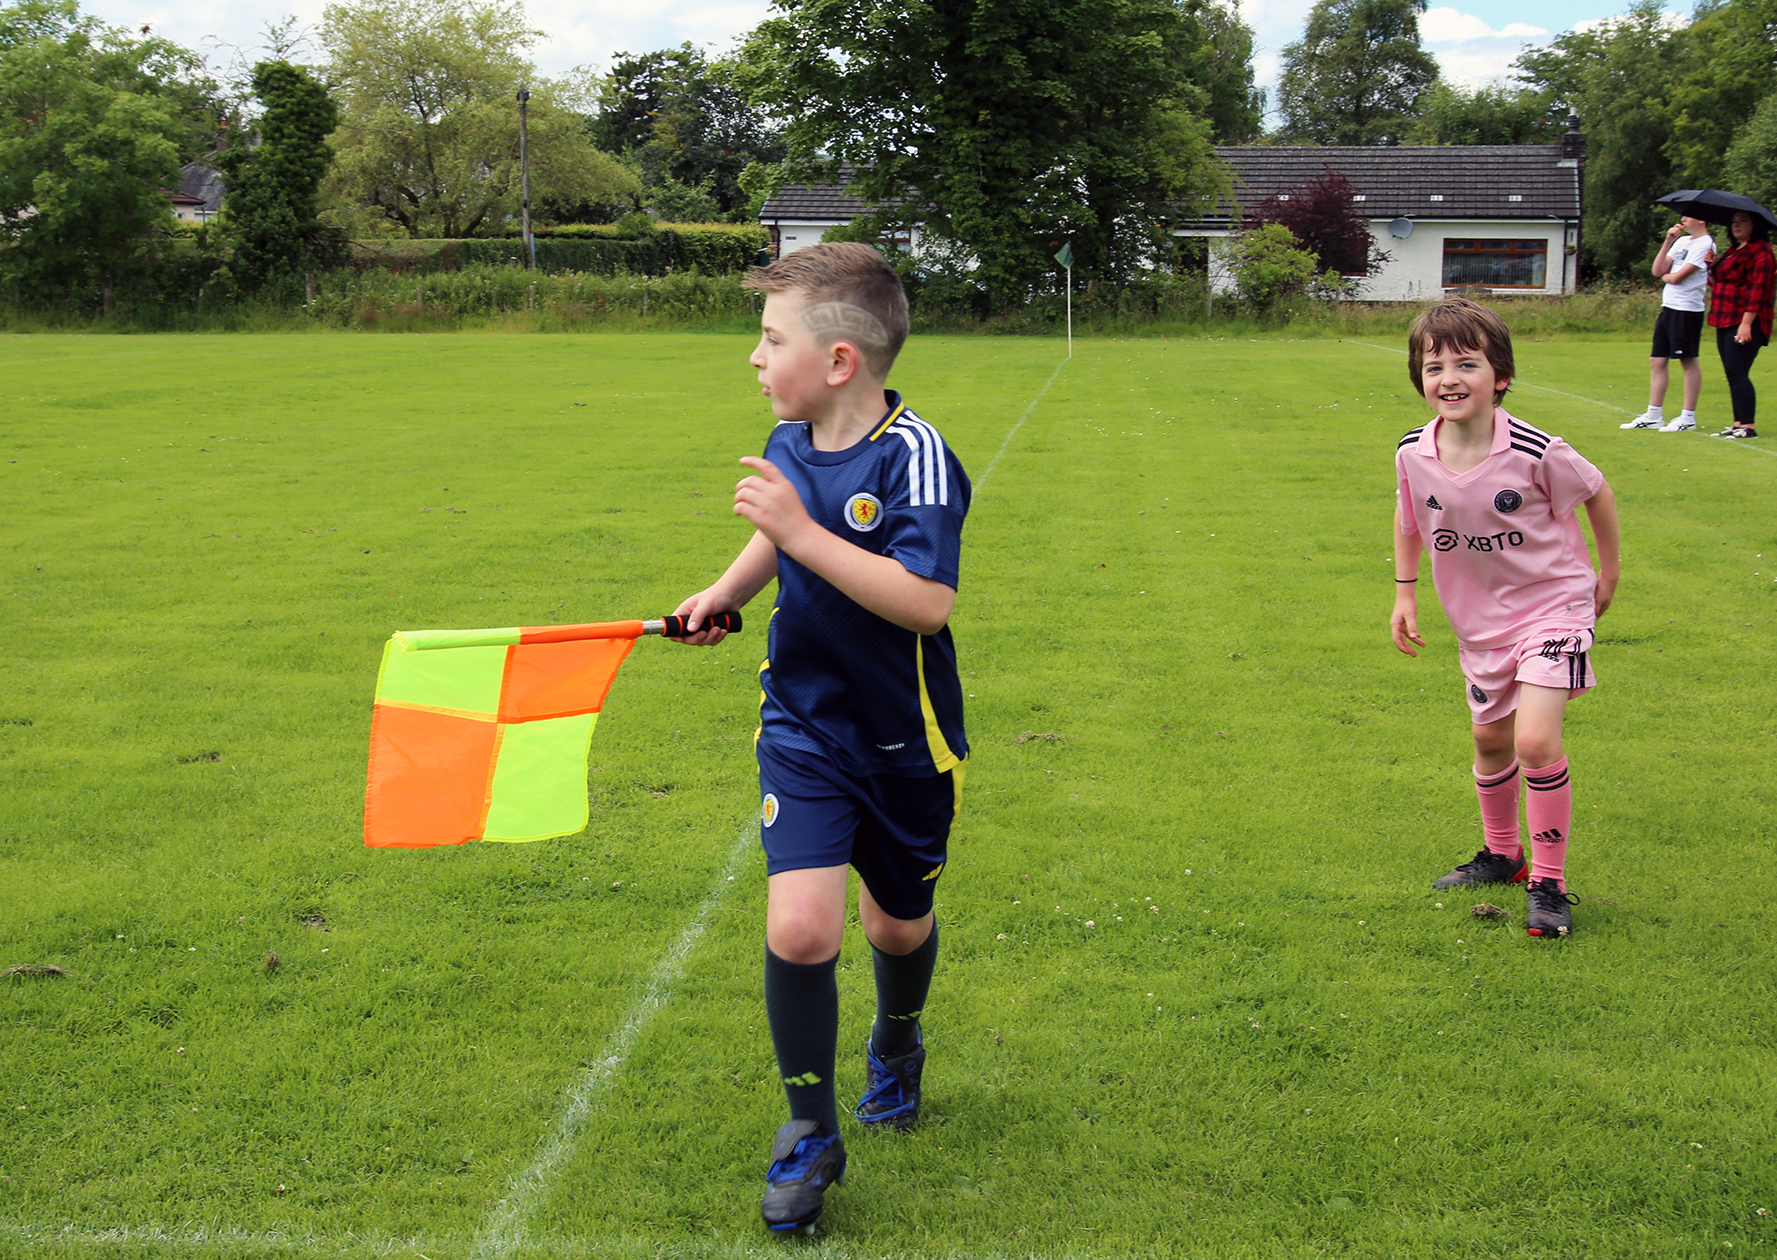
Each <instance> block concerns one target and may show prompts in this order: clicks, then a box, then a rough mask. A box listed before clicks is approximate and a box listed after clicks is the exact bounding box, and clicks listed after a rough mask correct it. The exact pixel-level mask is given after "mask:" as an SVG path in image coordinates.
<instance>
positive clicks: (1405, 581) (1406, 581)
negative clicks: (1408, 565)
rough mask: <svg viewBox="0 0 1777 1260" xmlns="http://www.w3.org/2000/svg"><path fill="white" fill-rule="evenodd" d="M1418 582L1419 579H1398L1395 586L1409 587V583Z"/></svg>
mask: <svg viewBox="0 0 1777 1260" xmlns="http://www.w3.org/2000/svg"><path fill="white" fill-rule="evenodd" d="M1418 580H1419V579H1418V578H1396V579H1395V584H1396V585H1397V586H1405V585H1408V584H1409V583H1412V582H1417V581H1418Z"/></svg>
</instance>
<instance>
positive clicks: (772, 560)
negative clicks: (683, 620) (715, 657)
mask: <svg viewBox="0 0 1777 1260" xmlns="http://www.w3.org/2000/svg"><path fill="white" fill-rule="evenodd" d="M776 576H777V548H776V547H775V546H773V545H772V541H771V539H769V538H767V537H766V536H765V535H764V534H761V533H758V532H757V531H755V532H754V534H753V536H752V537H751V538H750V539H748V540H747V545H746V546H744V547H742V548H741V549H740V554H739V555H738V556H736V557H735V558H734V563H733V564H731V565H729V566H728V568H727V570H726V571H725V572H724V573H723V574H722V576H721V577H719V578H717V579H716V581H715V583H714V584H713V585H711V586H709V587H706V588H705V589H703V590H701V591H699V592H698V593H697V594H695V595H693V596H692V597H691V598H690V599H687V600H686V601H684V602H683V603H682V604H680V605H679V606H678V607H677V608H675V609H674V610H673V615H674V616H675V617H689V618H690V619H691V624H692V625H701V624H702V623H703V620H704V618H705V617H708V616H709V615H710V614H711V613H719V612H739V611H740V610H741V608H742V607H743V606H744V605H745V604H746V603H747V602H748V601H749V600H751V599H752V598H753V596H755V595H757V594H758V593H759V592H760V591H762V590H764V589H765V587H766V585H767V584H768V583H769V582H770V581H771V579H772V578H774V577H776ZM727 637H728V632H727V631H726V630H699V631H698V632H697V633H696V634H688V635H685V636H684V637H683V638H680V639H677V640H675V642H678V643H689V644H691V645H692V646H693V647H703V646H705V645H707V644H712V643H720V642H721V641H722V640H723V639H725V638H727Z"/></svg>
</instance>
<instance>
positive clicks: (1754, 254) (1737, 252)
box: [1709, 210, 1777, 438]
mask: <svg viewBox="0 0 1777 1260" xmlns="http://www.w3.org/2000/svg"><path fill="white" fill-rule="evenodd" d="M1728 230H1729V232H1731V233H1732V234H1733V237H1734V243H1733V245H1732V246H1730V247H1729V249H1728V252H1727V253H1725V254H1723V255H1722V257H1721V261H1719V262H1717V263H1716V264H1715V267H1714V269H1713V271H1712V273H1711V275H1710V277H1709V280H1710V289H1709V326H1710V327H1711V328H1713V329H1715V348H1716V350H1717V351H1719V352H1720V354H1721V367H1722V371H1723V372H1724V373H1726V375H1727V378H1728V396H1729V397H1730V398H1731V399H1733V403H1734V423H1733V424H1731V425H1729V426H1728V427H1727V428H1725V429H1723V430H1722V431H1721V432H1720V433H1717V434H1716V435H1715V436H1716V437H1723V438H1754V437H1757V436H1758V429H1757V428H1755V427H1754V424H1753V414H1754V412H1755V411H1756V409H1757V406H1758V393H1757V391H1756V390H1754V389H1753V387H1752V376H1751V373H1752V361H1753V360H1754V359H1756V358H1758V352H1759V350H1760V349H1762V348H1763V347H1764V346H1766V345H1769V344H1770V341H1771V313H1772V303H1773V298H1777V256H1773V255H1772V253H1771V246H1770V245H1769V244H1768V243H1767V241H1766V237H1767V235H1768V232H1769V229H1768V228H1767V227H1766V225H1765V221H1764V220H1763V219H1762V218H1760V217H1759V216H1757V215H1755V214H1751V213H1749V212H1747V211H1745V210H1736V211H1735V212H1734V221H1733V223H1732V224H1731V225H1730V226H1729V228H1728Z"/></svg>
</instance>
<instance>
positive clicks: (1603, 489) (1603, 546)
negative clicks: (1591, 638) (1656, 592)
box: [1586, 481, 1623, 617]
mask: <svg viewBox="0 0 1777 1260" xmlns="http://www.w3.org/2000/svg"><path fill="white" fill-rule="evenodd" d="M1586 519H1587V520H1588V521H1590V522H1591V523H1592V541H1593V543H1594V544H1595V545H1596V546H1597V548H1598V585H1597V587H1596V588H1594V590H1593V594H1592V600H1593V603H1594V604H1596V605H1597V609H1598V614H1597V615H1598V616H1600V617H1602V616H1604V610H1605V609H1607V608H1609V607H1610V603H1611V600H1613V599H1615V598H1616V594H1617V580H1618V579H1619V578H1621V577H1622V572H1623V569H1622V549H1621V544H1620V541H1619V535H1618V532H1617V496H1616V494H1615V493H1614V492H1613V491H1612V490H1611V488H1610V482H1608V481H1607V482H1605V483H1604V484H1603V485H1602V486H1599V487H1598V493H1597V494H1595V495H1593V496H1592V497H1591V498H1589V499H1587V500H1586Z"/></svg>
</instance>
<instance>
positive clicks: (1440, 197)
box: [1427, 193, 1444, 201]
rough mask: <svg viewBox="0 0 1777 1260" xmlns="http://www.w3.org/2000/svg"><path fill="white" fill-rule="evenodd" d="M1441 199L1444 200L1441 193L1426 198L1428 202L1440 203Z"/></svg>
mask: <svg viewBox="0 0 1777 1260" xmlns="http://www.w3.org/2000/svg"><path fill="white" fill-rule="evenodd" d="M1443 199H1444V194H1443V193H1433V194H1432V195H1431V196H1430V197H1428V198H1427V200H1428V201H1442V200H1443Z"/></svg>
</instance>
